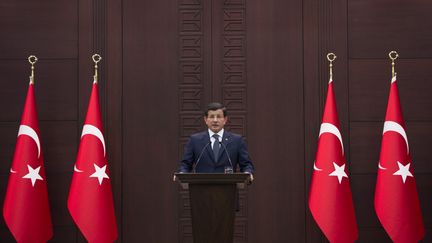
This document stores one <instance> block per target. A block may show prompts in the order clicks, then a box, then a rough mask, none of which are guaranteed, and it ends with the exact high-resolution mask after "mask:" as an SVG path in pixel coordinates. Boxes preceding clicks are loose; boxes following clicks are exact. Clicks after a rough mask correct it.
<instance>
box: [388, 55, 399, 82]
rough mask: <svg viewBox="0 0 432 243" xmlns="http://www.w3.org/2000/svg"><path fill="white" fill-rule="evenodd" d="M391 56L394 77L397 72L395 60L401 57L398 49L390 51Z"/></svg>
mask: <svg viewBox="0 0 432 243" xmlns="http://www.w3.org/2000/svg"><path fill="white" fill-rule="evenodd" d="M389 57H390V59H391V61H392V78H394V77H395V76H396V73H395V60H396V59H397V58H398V57H399V54H398V53H397V52H396V51H391V52H389Z"/></svg>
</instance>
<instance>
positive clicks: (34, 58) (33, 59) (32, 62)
mask: <svg viewBox="0 0 432 243" xmlns="http://www.w3.org/2000/svg"><path fill="white" fill-rule="evenodd" d="M28 61H29V63H30V64H31V75H30V84H34V66H35V64H36V62H37V61H38V59H37V57H36V56H35V55H30V56H29V57H28Z"/></svg>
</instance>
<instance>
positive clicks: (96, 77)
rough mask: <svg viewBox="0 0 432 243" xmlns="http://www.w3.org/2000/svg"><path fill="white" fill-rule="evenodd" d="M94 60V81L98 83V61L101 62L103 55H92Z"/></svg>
mask: <svg viewBox="0 0 432 243" xmlns="http://www.w3.org/2000/svg"><path fill="white" fill-rule="evenodd" d="M92 59H93V62H94V64H95V65H94V68H95V71H94V75H93V83H94V84H97V82H98V62H100V61H101V60H102V57H101V56H100V55H99V54H94V55H93V56H92Z"/></svg>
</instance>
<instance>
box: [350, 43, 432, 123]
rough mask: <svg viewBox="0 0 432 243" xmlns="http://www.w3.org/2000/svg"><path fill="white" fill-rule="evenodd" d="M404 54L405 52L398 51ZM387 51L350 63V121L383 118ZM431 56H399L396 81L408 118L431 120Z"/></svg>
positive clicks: (387, 83)
mask: <svg viewBox="0 0 432 243" xmlns="http://www.w3.org/2000/svg"><path fill="white" fill-rule="evenodd" d="M399 53H400V55H401V56H402V57H403V55H404V53H402V52H399ZM387 54H388V51H385V52H382V53H381V58H382V59H379V60H371V59H362V60H359V59H354V60H351V61H350V64H349V77H350V79H349V94H350V98H349V104H350V120H351V121H383V120H384V117H385V112H386V109H387V99H388V94H389V91H390V81H391V61H390V60H389V59H388V58H387V57H388V55H387ZM431 66H432V59H398V60H397V61H396V72H397V74H398V75H397V79H398V80H397V84H398V88H399V95H400V99H401V106H402V112H403V114H404V118H405V120H406V121H410V120H411V121H432V112H428V111H430V110H432V99H430V94H431V93H432V83H431V82H430V77H431V75H432V69H431V68H430V67H431Z"/></svg>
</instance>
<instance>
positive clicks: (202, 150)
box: [192, 141, 211, 173]
mask: <svg viewBox="0 0 432 243" xmlns="http://www.w3.org/2000/svg"><path fill="white" fill-rule="evenodd" d="M210 144H211V141H209V142H208V143H207V144H206V145H205V146H204V147H203V148H202V149H201V152H200V154H199V156H198V159H197V161H196V163H195V164H194V166H193V170H192V171H193V173H196V170H195V169H196V167H197V165H198V163H199V162H200V160H201V157H202V156H203V153H204V150H205V149H206V148H207V146H209V145H210Z"/></svg>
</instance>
